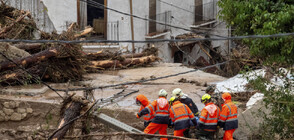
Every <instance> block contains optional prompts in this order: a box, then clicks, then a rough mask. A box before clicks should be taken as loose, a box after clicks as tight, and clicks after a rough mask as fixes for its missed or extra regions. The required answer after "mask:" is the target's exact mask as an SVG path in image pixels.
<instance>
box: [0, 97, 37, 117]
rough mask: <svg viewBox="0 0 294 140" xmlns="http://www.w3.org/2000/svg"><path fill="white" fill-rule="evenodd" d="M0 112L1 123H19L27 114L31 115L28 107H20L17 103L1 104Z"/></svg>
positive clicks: (30, 109) (31, 111)
mask: <svg viewBox="0 0 294 140" xmlns="http://www.w3.org/2000/svg"><path fill="white" fill-rule="evenodd" d="M0 108H1V110H0V122H3V121H21V120H23V119H25V118H26V117H27V115H28V114H32V113H33V109H32V108H30V107H29V105H28V104H27V105H21V106H20V102H19V101H7V102H3V103H2V105H1V107H0Z"/></svg>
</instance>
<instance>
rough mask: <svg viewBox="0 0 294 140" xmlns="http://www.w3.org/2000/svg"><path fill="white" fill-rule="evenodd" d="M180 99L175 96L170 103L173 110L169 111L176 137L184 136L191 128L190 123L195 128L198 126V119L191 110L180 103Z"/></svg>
mask: <svg viewBox="0 0 294 140" xmlns="http://www.w3.org/2000/svg"><path fill="white" fill-rule="evenodd" d="M179 100H180V99H179V97H177V96H173V97H171V98H170V100H169V103H170V105H171V108H170V110H169V113H170V118H171V120H172V122H173V123H174V136H184V131H186V130H187V129H188V128H189V127H190V123H189V122H190V121H192V122H193V124H194V126H196V125H197V122H196V119H195V117H194V114H193V112H192V111H191V110H190V108H189V107H188V106H187V105H185V104H183V103H181V102H180V101H179Z"/></svg>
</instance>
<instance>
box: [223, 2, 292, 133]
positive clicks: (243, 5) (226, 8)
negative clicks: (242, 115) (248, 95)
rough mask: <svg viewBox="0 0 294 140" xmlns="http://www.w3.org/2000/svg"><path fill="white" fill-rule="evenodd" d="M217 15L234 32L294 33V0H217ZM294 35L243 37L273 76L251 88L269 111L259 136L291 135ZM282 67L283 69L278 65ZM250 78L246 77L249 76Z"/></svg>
mask: <svg viewBox="0 0 294 140" xmlns="http://www.w3.org/2000/svg"><path fill="white" fill-rule="evenodd" d="M218 4H219V6H220V8H221V11H220V13H219V16H220V18H221V19H223V20H224V21H226V23H227V24H228V26H230V27H232V29H234V30H233V32H232V33H233V35H239V36H240V35H271V34H279V33H293V32H294V24H293V23H294V1H293V0H220V1H219V3H218ZM293 39H294V36H285V37H275V38H264V39H243V40H242V43H243V44H246V45H247V46H249V48H250V54H251V55H253V56H255V57H258V58H260V59H262V60H263V61H264V62H265V63H264V64H265V65H266V66H267V69H270V70H271V71H267V72H270V73H271V74H272V75H273V77H271V78H268V77H262V76H260V77H258V78H257V79H255V80H251V81H250V87H251V88H252V89H255V90H257V91H258V92H260V93H263V94H264V100H263V101H264V103H265V105H266V107H267V108H269V109H270V110H271V112H270V114H267V113H266V114H263V115H261V116H259V117H263V118H264V119H265V121H264V122H262V124H261V129H260V132H261V133H259V135H260V138H262V139H289V138H293V137H294V92H293V91H294V90H293V88H294V86H293V85H294V78H293V77H294V73H293V72H294V71H293V64H294V41H293ZM281 67H284V68H286V69H284V68H281ZM248 77H249V76H248Z"/></svg>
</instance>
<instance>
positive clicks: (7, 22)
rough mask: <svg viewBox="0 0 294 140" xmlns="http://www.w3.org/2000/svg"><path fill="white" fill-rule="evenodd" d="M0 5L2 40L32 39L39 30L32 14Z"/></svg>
mask: <svg viewBox="0 0 294 140" xmlns="http://www.w3.org/2000/svg"><path fill="white" fill-rule="evenodd" d="M1 2H2V4H0V29H1V30H0V39H32V38H33V37H34V36H33V32H34V31H35V30H36V29H37V28H36V23H35V22H34V20H33V18H32V16H31V14H30V12H28V11H23V10H17V9H15V8H13V7H10V6H8V5H6V4H5V3H4V2H3V1H1Z"/></svg>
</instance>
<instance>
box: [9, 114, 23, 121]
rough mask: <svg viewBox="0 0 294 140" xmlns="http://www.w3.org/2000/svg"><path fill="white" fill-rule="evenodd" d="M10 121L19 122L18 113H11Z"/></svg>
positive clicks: (19, 115) (19, 116)
mask: <svg viewBox="0 0 294 140" xmlns="http://www.w3.org/2000/svg"><path fill="white" fill-rule="evenodd" d="M10 120H12V121H20V120H21V114H20V113H15V112H14V113H13V114H12V115H11V116H10Z"/></svg>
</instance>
